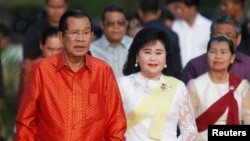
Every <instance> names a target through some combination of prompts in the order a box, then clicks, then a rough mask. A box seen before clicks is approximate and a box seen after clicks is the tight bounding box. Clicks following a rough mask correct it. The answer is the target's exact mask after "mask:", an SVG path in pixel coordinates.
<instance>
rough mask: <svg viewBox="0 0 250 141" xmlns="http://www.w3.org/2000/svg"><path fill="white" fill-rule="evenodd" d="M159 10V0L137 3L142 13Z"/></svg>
mask: <svg viewBox="0 0 250 141" xmlns="http://www.w3.org/2000/svg"><path fill="white" fill-rule="evenodd" d="M160 8H161V6H160V2H159V0H140V1H139V9H140V10H142V12H144V13H147V12H153V13H155V12H157V10H159V9H160Z"/></svg>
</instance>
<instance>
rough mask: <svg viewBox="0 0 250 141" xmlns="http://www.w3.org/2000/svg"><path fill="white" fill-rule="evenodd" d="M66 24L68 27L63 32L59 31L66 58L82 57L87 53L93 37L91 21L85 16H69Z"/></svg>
mask: <svg viewBox="0 0 250 141" xmlns="http://www.w3.org/2000/svg"><path fill="white" fill-rule="evenodd" d="M67 25H68V29H67V30H66V31H64V33H62V32H59V38H60V39H61V42H62V43H63V45H64V50H65V55H66V56H67V57H68V58H72V57H73V58H74V57H83V56H84V55H85V54H87V53H88V51H89V47H90V43H91V41H92V39H93V32H92V30H91V23H90V21H89V19H88V18H87V17H82V18H75V17H69V18H68V20H67Z"/></svg>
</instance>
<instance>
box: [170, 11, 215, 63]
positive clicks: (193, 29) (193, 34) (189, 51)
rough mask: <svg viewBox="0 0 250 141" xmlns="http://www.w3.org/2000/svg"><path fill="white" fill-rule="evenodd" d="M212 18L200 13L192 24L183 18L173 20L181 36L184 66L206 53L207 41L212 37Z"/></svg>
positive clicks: (174, 26)
mask: <svg viewBox="0 0 250 141" xmlns="http://www.w3.org/2000/svg"><path fill="white" fill-rule="evenodd" d="M211 24H212V22H211V20H209V19H207V18H205V17H204V16H202V15H200V14H199V13H198V14H197V16H196V19H195V21H194V23H193V25H192V26H189V25H188V23H187V22H186V21H185V20H183V19H177V20H175V21H174V22H173V26H172V29H173V31H175V32H176V33H177V35H178V37H179V43H180V54H181V62H182V66H183V67H185V65H186V64H187V62H188V61H189V60H191V59H193V58H195V57H197V56H199V55H201V54H203V53H206V50H207V43H208V41H209V39H210V26H211Z"/></svg>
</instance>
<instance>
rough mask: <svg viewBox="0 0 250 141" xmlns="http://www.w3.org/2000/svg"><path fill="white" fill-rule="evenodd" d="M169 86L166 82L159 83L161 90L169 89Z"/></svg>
mask: <svg viewBox="0 0 250 141" xmlns="http://www.w3.org/2000/svg"><path fill="white" fill-rule="evenodd" d="M170 88H171V86H170V85H168V84H164V83H162V84H161V89H162V90H163V91H165V90H169V89H170Z"/></svg>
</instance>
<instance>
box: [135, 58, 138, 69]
mask: <svg viewBox="0 0 250 141" xmlns="http://www.w3.org/2000/svg"><path fill="white" fill-rule="evenodd" d="M135 67H136V68H137V67H138V60H137V59H136V61H135Z"/></svg>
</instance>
